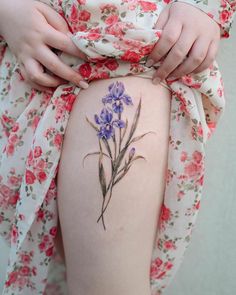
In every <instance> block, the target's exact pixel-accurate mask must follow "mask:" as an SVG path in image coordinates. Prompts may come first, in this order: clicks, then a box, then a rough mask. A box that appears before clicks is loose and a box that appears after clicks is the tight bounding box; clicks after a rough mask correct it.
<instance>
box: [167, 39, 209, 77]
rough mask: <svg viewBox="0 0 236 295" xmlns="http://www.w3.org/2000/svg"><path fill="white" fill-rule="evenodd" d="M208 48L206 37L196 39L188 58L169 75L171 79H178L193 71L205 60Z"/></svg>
mask: <svg viewBox="0 0 236 295" xmlns="http://www.w3.org/2000/svg"><path fill="white" fill-rule="evenodd" d="M208 47H209V39H206V37H200V38H197V39H196V41H195V42H194V44H193V47H192V49H191V50H190V52H189V54H188V55H189V57H188V58H187V59H186V60H185V61H184V62H183V63H182V64H181V65H180V66H179V67H178V68H177V69H175V70H174V72H172V73H170V75H169V76H170V77H172V78H180V77H182V76H184V75H187V74H189V73H191V72H192V71H194V70H195V69H196V68H197V67H198V66H199V65H200V64H201V63H202V62H203V60H204V59H205V57H206V55H207V51H208Z"/></svg>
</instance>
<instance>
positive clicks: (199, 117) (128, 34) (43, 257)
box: [0, 0, 236, 295]
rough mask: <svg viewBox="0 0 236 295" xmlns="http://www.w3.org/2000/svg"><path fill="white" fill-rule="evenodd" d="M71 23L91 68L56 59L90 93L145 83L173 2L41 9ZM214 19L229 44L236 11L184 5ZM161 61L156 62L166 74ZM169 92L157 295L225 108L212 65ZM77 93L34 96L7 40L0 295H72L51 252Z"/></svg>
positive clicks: (191, 213) (1, 80) (65, 0)
mask: <svg viewBox="0 0 236 295" xmlns="http://www.w3.org/2000/svg"><path fill="white" fill-rule="evenodd" d="M42 2H44V3H46V4H48V5H50V6H52V7H53V8H54V9H55V10H56V11H57V12H58V13H60V14H61V15H62V16H63V17H64V18H65V20H66V21H67V22H68V25H69V27H70V30H71V32H72V40H73V41H74V43H75V44H76V45H77V46H78V48H79V49H80V50H81V51H83V52H84V53H85V54H86V55H87V56H88V61H86V62H85V61H83V60H81V59H79V58H75V57H71V56H69V55H67V54H64V53H60V52H59V53H58V55H59V57H60V58H61V60H63V62H65V63H66V64H68V65H70V66H71V67H73V68H74V69H75V70H76V71H78V72H79V73H80V74H81V75H82V76H83V77H84V79H85V80H86V81H87V82H88V83H89V82H90V81H92V80H95V79H106V78H114V77H122V76H127V75H138V76H141V77H144V78H148V79H151V78H152V75H153V73H154V72H155V69H154V67H147V66H145V62H146V60H147V57H148V55H149V54H150V52H151V51H152V49H153V47H154V45H155V43H156V42H157V41H158V40H159V38H160V36H161V33H162V31H161V30H157V29H154V25H155V23H156V21H157V19H158V16H159V15H160V13H161V11H162V10H163V9H164V8H165V6H166V5H171V3H172V2H177V1H169V0H157V1H154V0H150V1H141V0H130V1H129V0H112V1H107V0H96V1H93V0H44V1H42ZM180 2H186V3H189V4H191V5H194V6H196V7H198V8H199V9H201V10H202V11H204V12H205V13H207V14H208V15H209V16H210V17H212V18H213V19H214V20H215V21H216V22H217V23H218V24H219V26H220V28H221V37H222V38H227V37H229V32H230V28H231V24H232V19H233V14H234V11H235V7H236V1H232V0H229V1H225V0H221V1H215V0H208V1H205V0H204V1H203V0H202V1H199V0H185V1H180ZM161 63H162V60H161V61H160V62H159V65H160V64H161ZM163 85H164V86H165V87H168V88H169V89H170V90H171V114H170V131H169V132H170V133H169V150H168V164H167V171H166V186H165V193H164V201H163V204H162V208H161V214H160V218H159V220H157V229H156V238H155V244H154V247H153V254H152V260H151V263H150V285H151V290H152V295H157V294H162V292H163V290H165V288H166V287H167V286H168V285H169V284H170V281H171V280H172V278H173V277H174V275H175V273H176V271H177V270H178V268H179V266H180V264H181V262H182V260H183V257H184V253H185V250H186V248H187V247H188V245H189V242H190V239H191V234H192V230H193V228H194V224H195V222H196V218H197V214H198V211H199V208H200V202H201V196H202V187H203V181H204V161H205V144H206V142H207V140H208V138H209V137H210V136H211V134H212V133H213V131H214V130H215V128H216V126H217V122H218V120H219V118H220V116H221V115H222V113H223V110H224V106H225V98H224V87H223V83H222V77H221V74H220V72H219V69H218V65H217V63H216V62H214V63H213V64H212V65H211V66H210V67H209V68H208V69H206V70H204V71H203V72H201V73H199V74H189V75H186V76H183V77H182V78H180V79H176V80H174V81H167V83H163ZM79 92H80V88H79V87H78V86H75V85H73V84H71V83H68V84H64V85H60V86H58V87H57V88H56V89H55V90H54V91H52V92H51V93H46V92H40V91H37V90H35V89H33V88H31V87H30V86H29V85H28V84H27V83H26V82H25V81H24V78H23V76H22V75H21V71H20V66H19V64H18V62H17V60H16V59H15V57H14V56H13V54H12V53H11V51H10V50H9V48H8V46H7V44H6V43H5V42H4V40H3V39H1V40H0V234H1V236H2V237H3V239H4V240H5V242H6V243H7V245H8V246H9V248H10V252H9V259H8V266H7V272H6V277H5V280H4V289H3V292H2V294H3V295H10V294H14V295H19V294H23V295H32V294H44V295H49V294H50V295H54V294H57V295H61V294H67V289H66V271H65V266H64V264H63V263H62V260H61V258H60V256H59V255H58V253H57V251H56V248H55V246H54V241H55V236H56V232H57V226H58V212H57V183H56V176H57V172H58V168H59V165H58V164H59V160H60V154H61V149H62V143H63V136H64V133H65V130H66V126H67V123H68V119H69V116H70V112H71V110H72V107H73V102H74V100H75V99H76V97H77V96H78V94H79Z"/></svg>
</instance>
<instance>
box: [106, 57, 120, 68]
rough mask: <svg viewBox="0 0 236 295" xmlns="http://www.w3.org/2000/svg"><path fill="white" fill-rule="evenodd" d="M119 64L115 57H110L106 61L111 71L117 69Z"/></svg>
mask: <svg viewBox="0 0 236 295" xmlns="http://www.w3.org/2000/svg"><path fill="white" fill-rule="evenodd" d="M118 66H119V65H118V62H117V61H116V60H115V59H113V60H111V59H110V60H108V61H106V62H105V67H107V68H108V69H109V70H110V71H115V70H116V69H117V68H118Z"/></svg>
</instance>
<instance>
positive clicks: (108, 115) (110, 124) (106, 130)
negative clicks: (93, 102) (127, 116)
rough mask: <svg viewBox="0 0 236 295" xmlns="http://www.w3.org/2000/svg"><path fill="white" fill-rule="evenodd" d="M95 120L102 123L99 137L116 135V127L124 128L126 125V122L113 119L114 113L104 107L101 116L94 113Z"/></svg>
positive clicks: (107, 137)
mask: <svg viewBox="0 0 236 295" xmlns="http://www.w3.org/2000/svg"><path fill="white" fill-rule="evenodd" d="M94 119H95V122H96V123H97V124H98V125H100V130H99V132H98V136H99V138H106V139H109V138H110V137H111V136H113V135H114V132H115V129H114V128H115V127H118V128H123V127H125V122H124V121H122V120H120V119H118V120H113V121H112V119H113V113H112V112H111V111H109V110H108V109H106V108H103V109H102V111H101V114H100V116H99V117H98V115H97V114H96V115H94Z"/></svg>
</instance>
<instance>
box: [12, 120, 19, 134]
mask: <svg viewBox="0 0 236 295" xmlns="http://www.w3.org/2000/svg"><path fill="white" fill-rule="evenodd" d="M18 129H19V123H18V122H16V123H14V125H13V127H12V129H11V130H12V131H13V132H16V131H17V130H18Z"/></svg>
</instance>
